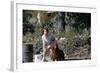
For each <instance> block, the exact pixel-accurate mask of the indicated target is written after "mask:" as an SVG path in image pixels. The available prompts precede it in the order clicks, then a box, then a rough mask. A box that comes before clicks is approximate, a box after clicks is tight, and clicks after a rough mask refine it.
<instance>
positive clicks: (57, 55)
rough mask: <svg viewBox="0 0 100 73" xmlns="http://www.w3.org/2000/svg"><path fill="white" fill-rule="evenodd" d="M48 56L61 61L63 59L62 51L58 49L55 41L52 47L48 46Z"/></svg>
mask: <svg viewBox="0 0 100 73" xmlns="http://www.w3.org/2000/svg"><path fill="white" fill-rule="evenodd" d="M50 57H51V60H52V61H63V60H64V52H63V51H62V50H60V49H59V47H58V44H57V43H56V45H55V46H54V47H53V48H50Z"/></svg>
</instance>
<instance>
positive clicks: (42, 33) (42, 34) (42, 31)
mask: <svg viewBox="0 0 100 73" xmlns="http://www.w3.org/2000/svg"><path fill="white" fill-rule="evenodd" d="M44 30H46V31H47V32H49V30H48V28H46V27H45V28H43V29H42V35H43V34H44Z"/></svg>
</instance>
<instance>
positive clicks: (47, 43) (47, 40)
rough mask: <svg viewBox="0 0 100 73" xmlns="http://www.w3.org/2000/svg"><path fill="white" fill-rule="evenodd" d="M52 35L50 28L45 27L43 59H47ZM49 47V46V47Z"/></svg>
mask: <svg viewBox="0 0 100 73" xmlns="http://www.w3.org/2000/svg"><path fill="white" fill-rule="evenodd" d="M51 41H52V40H51V35H50V33H49V30H48V28H44V30H43V35H42V42H43V61H45V60H46V59H45V57H46V53H47V51H48V50H49V48H50V47H49V46H50V45H51ZM48 47H49V48H48Z"/></svg>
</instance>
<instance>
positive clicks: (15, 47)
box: [11, 2, 97, 71]
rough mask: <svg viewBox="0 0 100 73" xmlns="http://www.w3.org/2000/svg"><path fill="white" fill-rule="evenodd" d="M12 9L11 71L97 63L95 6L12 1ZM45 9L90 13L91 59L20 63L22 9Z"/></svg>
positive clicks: (93, 64)
mask: <svg viewBox="0 0 100 73" xmlns="http://www.w3.org/2000/svg"><path fill="white" fill-rule="evenodd" d="M12 4H13V8H12V9H13V11H12V15H13V17H12V25H13V27H12V31H13V32H12V34H13V35H12V40H13V41H12V42H13V43H12V51H11V53H12V55H13V56H12V59H11V62H12V64H11V69H12V70H13V71H27V70H29V71H30V70H45V69H56V68H67V67H82V66H95V65H96V63H97V57H96V56H97V55H96V53H97V51H96V48H95V47H96V45H95V43H96V41H95V33H94V32H96V28H95V27H96V25H95V24H96V8H92V7H73V6H60V5H43V4H34V3H20V2H13V3H12ZM23 9H24V10H46V11H64V12H81V13H91V60H73V61H61V62H58V61H57V62H46V63H44V62H42V63H22V35H23V34H22V28H23V26H22V24H23V22H22V15H23V14H22V10H23Z"/></svg>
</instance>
